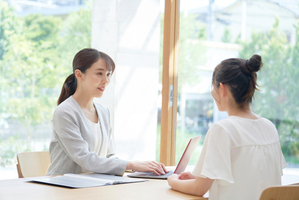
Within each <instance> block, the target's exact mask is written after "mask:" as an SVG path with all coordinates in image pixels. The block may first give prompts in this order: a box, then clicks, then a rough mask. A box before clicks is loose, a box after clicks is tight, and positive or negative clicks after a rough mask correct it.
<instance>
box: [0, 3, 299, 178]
mask: <svg viewBox="0 0 299 200" xmlns="http://www.w3.org/2000/svg"><path fill="white" fill-rule="evenodd" d="M180 4H181V9H180V11H181V12H180V33H179V73H178V74H179V75H178V80H179V82H178V99H177V102H178V110H177V119H178V121H177V136H176V138H177V139H176V163H177V162H178V161H179V158H180V157H181V155H182V153H183V150H184V149H185V147H186V145H187V142H188V140H189V139H190V138H191V137H194V136H196V135H203V138H202V139H201V144H202V142H203V141H204V136H205V134H206V132H207V130H208V129H209V127H210V126H211V124H213V123H214V122H216V121H219V120H221V119H224V118H225V117H227V114H226V113H222V112H219V111H218V110H217V106H216V104H215V103H214V101H213V98H212V96H211V77H212V72H213V70H214V68H215V67H216V66H217V64H219V63H220V62H221V61H222V60H224V59H227V58H231V57H240V58H245V59H249V58H250V57H251V56H252V55H253V54H260V55H261V56H262V58H263V62H264V66H263V68H262V70H261V71H260V72H258V84H259V85H260V91H257V92H256V93H255V99H254V101H253V104H252V106H251V107H252V109H253V111H254V112H255V113H256V114H258V115H260V116H262V117H265V118H268V119H269V120H271V121H272V122H273V123H274V124H275V126H276V128H277V129H278V132H279V137H280V142H281V148H282V151H283V154H284V156H285V158H286V161H287V163H288V168H289V169H290V170H291V171H292V173H298V174H299V101H298V98H299V89H298V86H297V83H298V79H299V0H180ZM163 24H164V1H162V0H160V1H159V0H133V1H129V0H120V1H104V0H94V1H92V0H60V1H58V0H6V1H4V0H0V93H1V98H0V179H6V178H17V172H16V168H15V164H16V154H17V153H18V152H23V151H44V150H48V148H49V143H50V139H51V135H52V130H51V120H52V114H53V112H54V110H55V107H56V102H57V99H58V96H59V94H60V90H61V87H62V84H63V82H64V80H65V78H66V77H67V76H68V75H69V74H70V73H72V59H73V57H74V55H75V54H76V53H77V52H78V51H79V50H81V49H82V48H86V47H94V48H97V49H99V50H102V51H104V52H106V53H108V54H109V55H110V56H111V57H112V58H113V59H114V60H115V62H116V72H115V74H114V75H113V79H112V81H111V84H110V85H109V87H110V88H109V90H108V91H107V94H106V93H105V95H104V98H101V99H98V100H96V101H98V102H100V103H102V104H104V105H105V106H107V107H108V108H109V109H110V111H111V113H112V121H113V126H114V138H115V143H116V153H117V155H119V157H121V158H124V159H156V160H159V155H160V132H161V124H160V121H161V115H160V112H161V102H162V96H161V90H162V54H163ZM124 149H126V150H124ZM200 150H201V145H199V147H198V149H197V150H196V152H195V153H194V155H193V156H192V159H191V161H190V164H191V165H195V163H196V161H197V159H198V156H199V154H200Z"/></svg>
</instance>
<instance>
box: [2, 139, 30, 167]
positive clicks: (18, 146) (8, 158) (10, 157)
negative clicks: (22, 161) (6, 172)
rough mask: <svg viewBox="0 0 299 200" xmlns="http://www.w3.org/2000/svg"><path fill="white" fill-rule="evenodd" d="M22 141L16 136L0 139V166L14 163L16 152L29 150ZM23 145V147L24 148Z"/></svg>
mask: <svg viewBox="0 0 299 200" xmlns="http://www.w3.org/2000/svg"><path fill="white" fill-rule="evenodd" d="M26 146H27V145H26V144H25V142H24V141H22V140H19V138H18V137H10V138H8V139H7V140H0V158H1V160H0V166H2V167H5V166H7V165H11V164H14V163H16V153H17V152H23V151H30V150H31V149H28V148H26ZM24 147H25V148H24Z"/></svg>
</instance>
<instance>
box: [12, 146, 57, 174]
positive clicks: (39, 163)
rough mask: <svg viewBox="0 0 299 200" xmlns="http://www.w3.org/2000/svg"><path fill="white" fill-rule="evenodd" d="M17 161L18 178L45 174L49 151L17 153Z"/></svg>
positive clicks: (48, 163)
mask: <svg viewBox="0 0 299 200" xmlns="http://www.w3.org/2000/svg"><path fill="white" fill-rule="evenodd" d="M17 161H18V163H17V171H18V175H19V178H27V177H35V176H45V175H46V174H47V171H48V168H49V165H50V163H51V160H50V154H49V151H37V152H23V153H19V154H17Z"/></svg>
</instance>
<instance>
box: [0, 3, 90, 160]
mask: <svg viewBox="0 0 299 200" xmlns="http://www.w3.org/2000/svg"><path fill="white" fill-rule="evenodd" d="M90 46H91V10H90V9H82V10H79V11H78V12H73V13H70V14H69V15H68V16H67V17H66V18H65V19H62V18H61V17H54V16H43V15H40V14H34V15H33V14H32V15H27V16H25V17H19V16H17V15H16V14H15V13H14V12H13V9H12V8H11V7H9V6H8V5H7V3H5V2H3V1H1V0H0V72H1V73H0V92H1V99H0V104H1V107H0V111H1V115H0V122H1V123H0V125H3V124H7V121H8V120H17V121H19V122H21V123H22V124H23V126H24V127H25V128H26V132H27V141H24V143H26V144H27V145H23V143H20V142H17V141H18V140H17V138H18V137H19V134H18V133H14V134H13V135H12V136H11V137H10V138H9V139H8V140H3V139H1V136H0V143H1V147H3V149H1V165H6V164H8V163H11V159H13V158H14V157H15V154H16V153H17V152H19V151H26V149H31V147H30V144H31V142H30V141H31V138H32V137H33V135H35V134H34V130H35V126H36V125H38V124H40V123H49V122H50V121H51V118H52V113H53V110H54V109H55V107H56V100H57V96H58V95H59V91H60V88H61V86H62V84H63V82H64V80H65V78H66V77H67V75H68V74H70V73H71V72H72V65H71V63H72V59H73V56H74V55H75V53H76V52H77V51H79V50H80V49H82V48H85V47H90ZM14 142H15V146H14V145H12V143H14ZM22 145H23V146H22ZM9 146H11V148H6V147H9Z"/></svg>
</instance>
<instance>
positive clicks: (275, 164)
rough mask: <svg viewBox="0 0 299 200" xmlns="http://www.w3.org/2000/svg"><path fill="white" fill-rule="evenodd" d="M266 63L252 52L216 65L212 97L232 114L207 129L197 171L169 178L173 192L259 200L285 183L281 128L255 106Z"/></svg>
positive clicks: (211, 198) (213, 199) (212, 199)
mask: <svg viewBox="0 0 299 200" xmlns="http://www.w3.org/2000/svg"><path fill="white" fill-rule="evenodd" d="M261 67H262V58H261V56H259V55H253V56H252V57H251V58H250V59H249V60H245V59H238V58H231V59H227V60H224V61H222V62H221V63H220V64H219V65H218V66H217V67H216V68H215V70H214V73H213V78H212V85H213V90H212V96H213V98H214V100H215V102H216V104H217V107H218V110H219V111H226V112H227V113H228V118H226V119H224V120H221V121H219V122H217V123H215V124H214V125H212V126H211V127H210V129H209V130H208V132H207V134H206V138H205V141H204V144H203V148H202V151H201V155H200V157H199V160H198V162H197V164H196V166H195V168H194V170H193V172H192V173H190V172H183V173H181V174H180V175H178V176H177V175H172V176H170V177H169V178H168V183H169V185H170V186H171V187H172V188H173V189H174V190H177V191H180V192H184V193H189V194H193V195H198V196H203V195H204V194H205V193H206V192H207V191H208V190H209V200H228V199H229V200H231V199H238V200H258V199H259V197H260V195H261V193H262V191H263V190H264V189H265V188H267V187H269V186H273V185H281V176H282V169H283V168H284V167H285V166H286V162H285V159H284V157H283V155H282V152H281V147H280V142H279V137H278V132H277V130H276V128H275V126H274V125H273V124H272V123H271V122H270V121H269V120H267V119H265V118H263V117H261V116H258V115H256V114H255V113H253V112H252V111H251V109H250V103H251V102H252V98H253V95H254V92H255V90H256V89H257V86H258V85H257V74H256V72H257V71H259V70H260V68H261Z"/></svg>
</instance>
